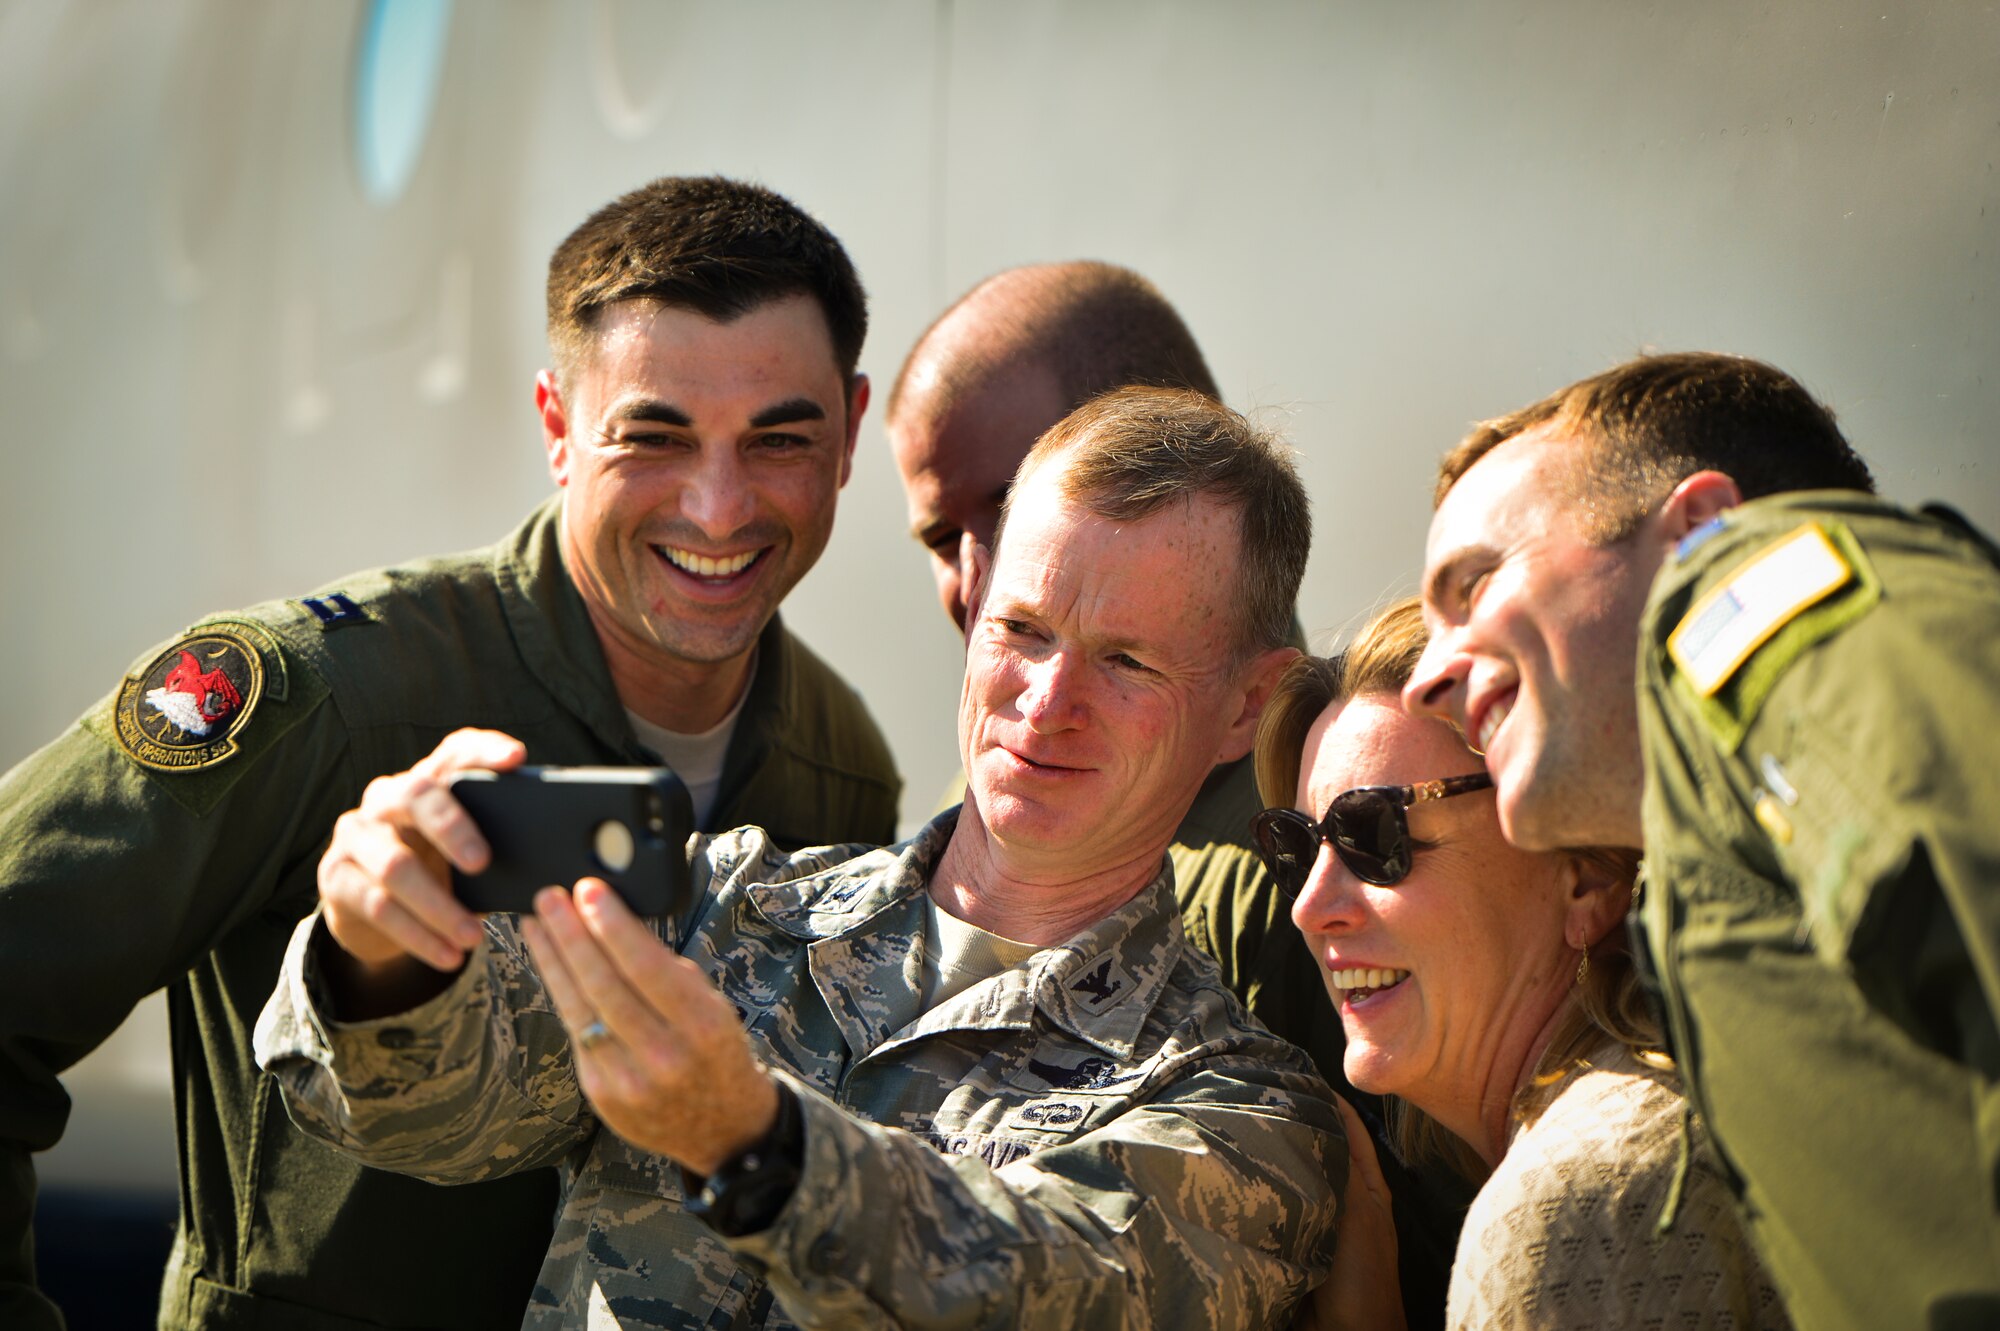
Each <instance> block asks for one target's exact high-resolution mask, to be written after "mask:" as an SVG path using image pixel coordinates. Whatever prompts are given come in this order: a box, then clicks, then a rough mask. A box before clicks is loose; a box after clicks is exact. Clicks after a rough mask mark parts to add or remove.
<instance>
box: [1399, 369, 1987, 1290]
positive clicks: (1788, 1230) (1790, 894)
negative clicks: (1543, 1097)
mask: <svg viewBox="0 0 2000 1331" xmlns="http://www.w3.org/2000/svg"><path fill="white" fill-rule="evenodd" d="M1873 488H1874V487H1873V482H1872V480H1871V478H1870V476H1869V473H1868V470H1867V467H1866V466H1865V465H1864V464H1863V463H1862V462H1861V460H1860V459H1859V458H1858V457H1856V456H1855V455H1854V453H1853V451H1852V450H1851V449H1850V448H1849V447H1848V444H1847V441H1846V440H1845V439H1844V438H1843V437H1842V436H1841V434H1840V431H1839V430H1838V428H1837V427H1836V426H1835V424H1834V421H1833V417H1832V415H1831V413H1830V412H1828V411H1827V410H1826V408H1825V407H1823V406H1822V405H1821V404H1819V403H1818V402H1816V401H1815V400H1814V399H1813V398H1812V397H1811V396H1810V395H1809V394H1807V393H1806V391H1805V390H1804V389H1803V388H1801V387H1800V386H1799V384H1798V383H1797V382H1796V381H1794V380H1793V379H1791V378H1790V377H1789V376H1787V375H1785V374H1783V373H1781V372H1779V371H1778V370H1775V369H1773V368H1772V367H1770V366H1768V365H1763V364H1760V363H1758V362H1756V361H1751V360H1744V359H1739V358H1736V357H1730V356H1721V355H1712V354H1706V353H1692V354H1683V355H1669V356H1650V357H1644V358H1641V359H1639V360H1635V361H1632V362H1629V363H1627V364H1625V365H1621V366H1618V367H1617V368H1615V369H1612V370H1610V371H1607V372H1606V373H1604V374H1601V375H1598V376H1595V377H1594V378H1590V379H1586V380H1583V381H1581V382H1580V383H1577V384H1574V385H1571V386H1570V387H1568V388H1565V389H1563V390H1561V391H1560V392H1558V393H1555V394H1554V395H1552V396H1550V397H1548V398H1545V399H1544V400H1542V401H1541V402H1538V403H1536V404H1534V405H1533V406H1530V407H1526V408H1523V409H1522V410H1520V411H1517V412H1515V413H1513V414H1512V415H1509V416H1506V417H1502V418H1500V419H1498V420H1495V421H1490V422H1487V423H1486V424H1484V425H1481V426H1479V427H1478V428H1476V429H1475V430H1474V431H1473V432H1472V434H1471V435H1469V436H1468V437H1467V438H1466V440H1465V441H1464V442H1463V443H1461V444H1460V445H1459V447H1458V448H1457V449H1456V450H1454V451H1453V452H1452V453H1451V454H1450V455H1449V456H1447V458H1446V459H1445V461H1444V464H1443V466H1442V468H1441V475H1440V479H1439V484H1438V505H1437V512H1436V514H1435V516H1434V517H1433V519H1432V523H1431V531H1430V539H1429V544H1428V548H1427V550H1426V558H1425V569H1424V609H1425V619H1426V621H1427V622H1428V624H1429V626H1430V629H1431V635H1432V636H1431V644H1430V648H1429V650H1428V651H1427V652H1426V654H1425V656H1424V659H1423V660H1422V662H1421V663H1420V664H1419V667H1418V670H1417V673H1416V676H1415V678H1414V679H1413V680H1412V682H1411V684H1410V687H1409V690H1408V691H1407V693H1406V694H1405V695H1404V701H1405V704H1406V705H1407V706H1409V707H1410V708H1411V710H1412V711H1416V712H1428V713H1433V714H1436V715H1441V716H1445V717H1447V718H1449V719H1451V720H1453V721H1454V722H1456V723H1457V724H1458V725H1460V726H1461V727H1463V729H1464V731H1465V733H1466V735H1467V736H1468V737H1469V738H1470V740H1471V742H1472V744H1473V746H1474V747H1475V748H1476V749H1479V750H1481V751H1482V752H1484V753H1485V755H1486V765H1487V768H1488V770H1489V771H1490V772H1491V773H1492V774H1493V778H1494V784H1495V789H1496V793H1497V797H1498V804H1499V812H1500V819H1501V825H1502V827H1503V828H1504V830H1505V831H1506V833H1507V836H1508V838H1509V839H1510V840H1512V841H1514V842H1515V843H1516V844H1519V845H1522V846H1526V847H1530V848H1535V849H1544V848H1555V847H1574V846H1586V845H1624V846H1641V845H1643V847H1644V849H1645V852H1646V873H1645V884H1646V886H1645V893H1646V896H1645V899H1644V901H1643V903H1642V906H1641V910H1640V916H1641V920H1642V925H1643V930H1644V932H1645V934H1646V935H1647V945H1646V946H1645V947H1643V948H1641V949H1640V950H1641V951H1642V952H1648V951H1649V952H1650V954H1651V958H1652V960H1653V963H1654V965H1655V967H1656V968H1657V971H1658V978H1659V981H1660V988H1661V991H1662V996H1663V998H1664V1000H1665V1006H1666V1010H1667V1017H1668V1020H1669V1026H1670V1029H1671V1032H1672V1035H1673V1042H1674V1046H1675V1050H1674V1052H1675V1056H1676V1059H1677V1060H1678V1062H1679V1065H1680V1070H1681V1073H1682V1075H1683V1077H1684V1078H1685V1080H1686V1084H1687V1086H1688V1090H1689V1093H1690V1097H1691V1099H1692V1101H1693V1103H1694V1105H1695V1106H1696V1108H1697V1109H1698V1110H1699V1111H1700V1112H1701V1113H1702V1114H1703V1116H1704V1117H1705V1119H1706V1120H1707V1122H1708V1124H1709V1126H1710V1128H1711V1129H1712V1131H1713V1135H1714V1139H1715V1142H1716V1144H1717V1146H1718V1148H1719V1150H1720V1153H1721V1155H1722V1157H1723V1161H1724V1164H1725V1167H1726V1170H1727V1173H1728V1175H1729V1177H1730V1178H1731V1181H1732V1183H1733V1184H1734V1186H1735V1188H1736V1191H1737V1195H1738V1198H1739V1200H1740V1202H1741V1205H1742V1207H1743V1209H1744V1212H1745V1214H1746V1216H1747V1218H1748V1221H1749V1228H1750V1232H1751V1235H1752V1237H1753V1239H1754V1240H1755V1242H1756V1243H1757V1245H1758V1246H1759V1248H1760V1249H1761V1251H1762V1254H1763V1257H1764V1259H1765V1261H1766V1262H1767V1264H1768V1266H1769V1269H1770V1271H1771V1273H1772V1275H1773V1276H1774V1277H1775V1278H1776V1280H1777V1282H1778V1284H1779V1286H1780V1288H1781V1290H1782V1291H1783V1293H1784V1297H1785V1300H1786V1303H1787V1305H1788V1307H1789V1309H1790V1311H1791V1314H1792V1316H1793V1319H1794V1320H1795V1321H1796V1322H1797V1323H1798V1324H1799V1325H1800V1326H1808V1327H1890V1326H1894V1327H1905V1326H1909V1327H1914V1326H1928V1327H1974V1326H1978V1327H1991V1326H1995V1325H2000V1202H1997V1201H1996V1199H1997V1198H2000V1036H1996V1023H1995V1013H1996V1011H2000V816H1996V815H2000V765H1996V763H1995V761H1994V758H1995V753H1996V747H2000V746H1996V744H1995V743H1994V740H1993V739H1992V736H1993V735H1994V734H1995V733H1996V730H2000V552H1996V550H1995V549H1994V547H1993V545H1992V544H1991V543H1990V542H1988V541H1987V540H1986V539H1985V538H1983V537H1982V536H1980V535H1979V534H1977V533H1976V532H1974V531H1972V530H1971V529H1970V528H1969V527H1967V526H1966V524H1965V523H1964V522H1963V520H1962V519H1959V518H1957V517H1956V515H1954V514H1951V513H1950V512H1948V511H1945V510H1935V509H1933V510H1927V511H1925V512H1923V513H1914V512H1910V511H1907V510H1904V509H1901V508H1898V507H1896V506H1894V505H1892V504H1889V503H1887V502H1885V501H1883V500H1880V499H1877V498H1875V497H1874V496H1873V494H1872V493H1871V492H1872V490H1873ZM1635 642H1636V658H1637V659H1636V675H1637V689H1636V692H1635V689H1634V686H1633V682H1634V674H1635V659H1634V658H1635ZM1671 1221H1672V1217H1671V1216H1670V1215H1669V1216H1663V1217H1662V1218H1661V1222H1662V1223H1663V1224H1670V1223H1671Z"/></svg>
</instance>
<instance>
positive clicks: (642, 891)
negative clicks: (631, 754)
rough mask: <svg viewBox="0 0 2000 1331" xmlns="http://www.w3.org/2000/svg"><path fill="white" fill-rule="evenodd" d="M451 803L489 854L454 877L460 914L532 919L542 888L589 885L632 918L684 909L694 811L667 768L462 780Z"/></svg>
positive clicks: (546, 770)
mask: <svg viewBox="0 0 2000 1331" xmlns="http://www.w3.org/2000/svg"><path fill="white" fill-rule="evenodd" d="M451 793H452V796H453V798H455V799H456V800H457V801H458V802H459V803H460V804H461V805H463V806H464V808H465V811H466V813H468V814H469V815H471V817H472V820H473V822H475V823H477V824H478V825H479V831H480V835H482V836H483V837H485V839H486V844H487V845H488V847H489V848H490V849H491V850H492V853H493V854H492V859H491V860H490V861H489V863H488V864H487V866H486V868H485V869H484V870H482V871H481V872H479V873H477V874H466V873H462V872H460V871H459V870H457V869H454V870H452V875H451V878H452V890H453V891H454V892H455V893H456V894H457V896H458V899H459V901H460V902H462V903H463V904H464V905H465V907H466V909H468V910H473V911H479V912H482V913H490V912H495V911H530V910H533V909H534V897H535V893H537V892H539V891H541V890H542V889H543V888H545V887H550V886H555V887H569V886H571V885H572V884H574V883H575V882H576V881H577V880H578V879H579V878H587V877H588V878H602V879H604V880H605V881H606V882H608V883H610V884H611V886H612V888H613V890H615V891H616V892H617V893H618V895H619V896H620V897H622V898H623V899H624V901H625V903H626V904H627V905H628V906H630V907H631V908H632V910H633V912H634V913H635V914H638V915H647V916H668V915H674V914H677V913H678V912H679V911H680V909H681V908H682V906H683V905H685V903H686V901H687V894H688V882H689V877H688V865H687V839H688V837H689V836H691V835H692V834H693V832H694V805H693V802H692V801H691V800H690V799H689V798H688V793H687V787H686V786H684V785H682V784H681V780H680V778H679V777H677V776H675V775H674V774H673V773H672V772H671V771H669V770H668V769H667V768H664V767H519V768H516V769H514V770H513V771H509V772H478V771H475V772H461V773H459V774H458V775H457V776H456V777H454V778H453V779H452V783H451Z"/></svg>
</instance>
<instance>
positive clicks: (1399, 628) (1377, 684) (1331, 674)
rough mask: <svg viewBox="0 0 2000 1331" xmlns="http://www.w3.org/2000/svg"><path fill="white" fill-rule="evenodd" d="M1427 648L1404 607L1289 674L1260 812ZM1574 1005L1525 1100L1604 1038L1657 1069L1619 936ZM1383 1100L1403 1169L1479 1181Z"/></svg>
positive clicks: (1450, 1149) (1599, 854) (1600, 953)
mask: <svg viewBox="0 0 2000 1331" xmlns="http://www.w3.org/2000/svg"><path fill="white" fill-rule="evenodd" d="M1429 641H1430V635H1429V632H1428V630H1426V629H1425V627H1424V617H1423V602H1422V601H1420V600H1419V599H1418V598H1416V597H1414V596H1411V597H1405V598H1404V599H1402V600H1399V601H1396V602H1394V603H1392V604H1390V605H1389V606H1387V607H1386V608H1384V609H1383V610H1382V611H1380V612H1379V613H1378V614H1376V616H1375V617H1374V618H1373V619H1371V620H1369V621H1368V623H1367V624H1365V625H1364V626H1363V627H1362V629H1361V631H1360V632H1359V633H1357V634H1356V635H1355V637H1354V640H1353V642H1351V643H1349V644H1348V647H1347V649H1346V650H1345V651H1343V652H1340V653H1338V654H1336V655H1334V656H1330V657H1329V656H1302V657H1300V658H1298V659H1297V660H1295V661H1293V662H1292V663H1291V664H1290V665H1289V666H1287V667H1286V668H1285V673H1284V674H1283V675H1282V676H1280V677H1279V680H1278V685H1277V687H1276V688H1275V689H1273V690H1272V693H1271V698H1270V701H1268V702H1267V703H1265V704H1264V715H1263V718H1262V719H1261V720H1260V721H1259V722H1258V725H1257V749H1256V754H1257V759H1256V761H1257V789H1258V792H1259V793H1260V794H1261V795H1262V796H1263V798H1264V802H1265V803H1266V804H1270V805H1280V806H1284V807H1288V808H1289V807H1290V806H1291V804H1292V803H1293V801H1294V800H1296V799H1297V798H1298V788H1299V768H1300V765H1301V763H1302V762H1303V761H1304V751H1305V742H1306V734H1307V732H1309V731H1310V730H1311V729H1312V727H1313V723H1314V722H1315V721H1317V720H1318V719H1319V718H1320V717H1321V716H1322V715H1323V714H1324V713H1325V712H1326V709H1327V708H1329V707H1334V706H1343V705H1345V704H1347V703H1349V702H1351V701H1353V700H1354V699H1356V698H1361V697H1369V696H1377V697H1388V698H1392V699H1393V698H1396V697H1398V696H1399V695H1400V694H1401V693H1402V691H1403V687H1404V686H1405V685H1406V684H1408V683H1409V682H1410V680H1411V678H1412V677H1413V676H1414V675H1415V674H1416V670H1417V662H1418V661H1419V660H1420V659H1421V658H1422V656H1423V654H1424V647H1425V646H1426V645H1427V644H1428V642H1429ZM1313 816H1315V817H1317V816H1318V814H1317V813H1316V812H1315V813H1314V814H1313ZM1554 853H1557V854H1568V855H1573V856H1575V857H1577V858H1578V859H1580V860H1582V861H1584V862H1585V863H1587V864H1589V865H1591V866H1592V867H1593V868H1595V869H1596V870H1597V871H1598V872H1600V873H1601V874H1603V875H1605V876H1607V877H1609V878H1611V879H1612V880H1613V881H1615V882H1617V883H1621V884H1625V885H1627V886H1629V885H1631V884H1633V883H1635V882H1637V881H1638V874H1639V856H1638V853H1637V852H1636V851H1632V850H1627V849H1623V848H1612V849H1602V848H1590V849H1584V850H1575V851H1562V852H1554ZM1575 996H1576V1002H1574V1003H1572V1004H1571V1005H1570V1007H1569V1008H1568V1009H1567V1010H1566V1011H1565V1012H1564V1014H1563V1017H1562V1020H1561V1021H1560V1022H1558V1023H1557V1026H1556V1030H1555V1032H1554V1033H1553V1034H1552V1035H1551V1037H1550V1039H1549V1045H1548V1050H1547V1052H1546V1053H1545V1054H1544V1055H1543V1056H1542V1062H1541V1065H1540V1067H1541V1069H1542V1073H1541V1075H1540V1076H1538V1077H1537V1078H1536V1079H1535V1082H1534V1085H1533V1086H1532V1087H1531V1090H1537V1091H1538V1090H1541V1089H1544V1088H1546V1087H1547V1086H1549V1085H1550V1084H1552V1083H1553V1082H1554V1081H1556V1080H1560V1079H1561V1078H1562V1077H1563V1076H1564V1075H1566V1074H1567V1073H1568V1072H1569V1071H1570V1070H1571V1069H1573V1068H1574V1067H1576V1066H1577V1065H1578V1063H1579V1061H1580V1059H1581V1057H1582V1056H1583V1055H1584V1054H1585V1053H1586V1052H1587V1051H1588V1050H1589V1049H1590V1048H1591V1047H1592V1046H1594V1045H1596V1044H1597V1043H1598V1042H1599V1041H1600V1040H1601V1039H1602V1038H1603V1037H1604V1036H1607V1035H1608V1036H1610V1037H1611V1038H1613V1039H1615V1040H1617V1041H1619V1042H1620V1043H1622V1044H1624V1045H1626V1046H1627V1047H1628V1048H1630V1049H1633V1050H1634V1051H1636V1052H1638V1053H1639V1054H1641V1055H1642V1056H1644V1057H1646V1058H1647V1060H1648V1061H1650V1062H1653V1063H1655V1064H1662V1065H1663V1064H1664V1063H1665V1059H1664V1057H1663V1056H1662V1055H1661V1054H1660V1052H1659V1051H1660V1050H1661V1049H1662V1048H1663V1047H1664V1046H1665V1040H1664V1038H1663V1036H1662V1034H1661V1031H1660V1027H1659V1023H1658V1021H1657V1020H1656V1019H1655V1018H1654V1017H1653V1015H1652V1010H1651V1007H1650V1005H1649V1003H1648V1001H1647V997H1646V991H1645V983H1644V981H1643V980H1642V979H1641V978H1640V975H1639V972H1638V970H1637V968H1636V967H1634V966H1633V964H1632V956H1631V953H1630V952H1629V950H1628V949H1627V947H1626V945H1625V934H1624V932H1623V931H1622V930H1618V929H1614V930H1612V932H1611V933H1610V934H1608V935H1606V937H1605V938H1604V939H1603V940H1602V941H1600V942H1599V943H1598V946H1597V949H1596V951H1595V952H1594V953H1593V954H1592V959H1591V965H1590V969H1589V973H1588V975H1587V976H1586V977H1585V979H1584V981H1583V983H1581V984H1580V985H1578V987H1577V989H1576V995H1575ZM1387 1100H1388V1104H1389V1109H1390V1113H1389V1115H1388V1122H1389V1137H1390V1144H1391V1145H1393V1146H1394V1147H1395V1148H1396V1153H1397V1154H1398V1155H1399V1156H1401V1157H1402V1158H1403V1159H1404V1160H1405V1161H1407V1162H1409V1163H1411V1164H1416V1163H1418V1162H1420V1161H1423V1160H1427V1159H1438V1160H1444V1161H1446V1162H1447V1163H1449V1164H1450V1165H1451V1166H1452V1167H1453V1168H1454V1169H1457V1170H1458V1171H1459V1172H1460V1173H1463V1174H1466V1175H1468V1176H1469V1177H1475V1178H1476V1177H1478V1176H1480V1175H1481V1174H1483V1173H1484V1172H1485V1166H1484V1165H1483V1164H1481V1163H1480V1162H1479V1159H1478V1157H1477V1156H1476V1155H1475V1154H1473V1153H1472V1152H1471V1150H1470V1148H1469V1147H1468V1146H1467V1145H1466V1143H1464V1142H1461V1141H1460V1140H1459V1139H1458V1138H1457V1137H1454V1136H1453V1135H1452V1134H1451V1133H1449V1132H1447V1131H1445V1129H1444V1127H1443V1126H1442V1125H1441V1124H1439V1123H1438V1122H1437V1121H1436V1120H1434V1119H1432V1118H1431V1117H1430V1116H1429V1115H1427V1114H1424V1113H1422V1112H1421V1111H1419V1110H1417V1109H1416V1108H1414V1107H1413V1106H1411V1105H1410V1104H1408V1103H1407V1102H1405V1101H1403V1100H1401V1099H1400V1098H1399V1097H1396V1096H1389V1097H1387ZM1518 1107H1519V1106H1518V1104H1517V1108H1518Z"/></svg>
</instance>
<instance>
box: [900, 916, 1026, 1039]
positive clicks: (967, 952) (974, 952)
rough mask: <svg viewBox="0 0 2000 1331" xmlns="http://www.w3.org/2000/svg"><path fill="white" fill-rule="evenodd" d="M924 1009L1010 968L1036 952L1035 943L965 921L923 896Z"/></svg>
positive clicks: (937, 1004)
mask: <svg viewBox="0 0 2000 1331" xmlns="http://www.w3.org/2000/svg"><path fill="white" fill-rule="evenodd" d="M924 912H925V913H924V1011H926V1012H929V1011H930V1010H931V1009H932V1008H935V1007H938V1006H940V1005H942V1004H944V1003H948V1002H950V1001H951V1000H952V999H954V998H956V997H958V996H959V995H960V994H962V993H964V992H965V991H966V990H968V989H970V988H971V987H972V986H973V985H975V984H978V983H979V982H980V981H981V980H985V979H990V978H991V977H993V976H995V975H998V974H1000V972H1002V971H1004V970H1011V969H1012V968H1014V967H1015V966H1018V965H1020V964H1021V963H1022V962H1024V961H1026V960H1027V959H1028V958H1029V957H1032V956H1034V955H1035V953H1037V952H1040V951H1041V950H1042V949H1041V946H1040V945H1039V944H1036V943H1018V942H1016V941H1014V940H1013V939H1011V938H1002V937H1001V936H1000V935H999V934H995V933H988V932H987V931H986V930H984V929H982V928H980V927H979V926H978V925H976V924H967V923H966V922H965V921H964V920H961V919H959V918H958V917H957V916H956V915H953V914H951V913H950V912H949V911H947V910H944V909H943V908H941V907H940V906H939V905H938V904H937V902H936V900H934V899H933V898H931V897H930V896H928V895H927V896H925V898H924Z"/></svg>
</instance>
